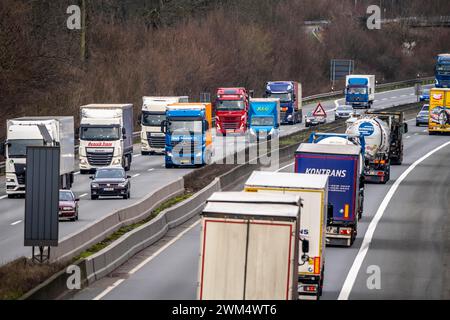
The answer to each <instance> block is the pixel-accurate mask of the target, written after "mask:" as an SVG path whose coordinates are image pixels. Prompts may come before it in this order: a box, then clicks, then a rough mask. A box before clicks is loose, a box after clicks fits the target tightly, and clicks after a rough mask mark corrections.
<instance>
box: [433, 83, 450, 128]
mask: <svg viewBox="0 0 450 320" xmlns="http://www.w3.org/2000/svg"><path fill="white" fill-rule="evenodd" d="M429 112H430V114H429V118H428V132H429V134H430V135H434V134H439V133H445V132H450V89H444V88H442V89H438V88H433V89H431V90H430V111H429Z"/></svg>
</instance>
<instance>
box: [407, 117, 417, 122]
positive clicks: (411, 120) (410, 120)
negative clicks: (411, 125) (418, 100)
mask: <svg viewBox="0 0 450 320" xmlns="http://www.w3.org/2000/svg"><path fill="white" fill-rule="evenodd" d="M415 120H416V119H415V118H413V119H409V120H406V121H405V122H413V121H415Z"/></svg>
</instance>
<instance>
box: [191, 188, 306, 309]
mask: <svg viewBox="0 0 450 320" xmlns="http://www.w3.org/2000/svg"><path fill="white" fill-rule="evenodd" d="M299 226H300V196H298V195H294V194H290V195H259V194H249V193H245V192H217V193H215V194H213V195H212V196H211V197H210V198H209V199H208V201H207V204H206V207H205V209H204V210H203V214H202V231H201V254H200V263H199V282H198V298H199V299H200V300H296V299H297V265H298V243H299V241H298V240H299Z"/></svg>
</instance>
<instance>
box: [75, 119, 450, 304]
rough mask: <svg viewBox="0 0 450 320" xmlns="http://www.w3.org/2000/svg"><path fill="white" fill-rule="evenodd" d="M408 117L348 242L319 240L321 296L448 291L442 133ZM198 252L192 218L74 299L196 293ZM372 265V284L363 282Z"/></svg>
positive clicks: (448, 177)
mask: <svg viewBox="0 0 450 320" xmlns="http://www.w3.org/2000/svg"><path fill="white" fill-rule="evenodd" d="M409 124H410V132H409V133H408V134H406V135H405V157H404V163H403V165H401V166H393V167H392V168H391V181H389V183H388V184H386V185H367V188H366V197H365V207H364V215H363V218H362V220H361V221H360V223H359V226H358V237H357V240H356V241H355V244H354V245H353V247H351V248H333V247H327V248H326V253H325V257H326V267H325V268H326V271H325V287H324V296H323V299H325V300H336V299H338V298H339V299H449V298H450V292H449V288H450V273H449V268H448V264H449V262H450V257H449V246H450V238H449V234H450V233H449V220H450V218H449V216H448V213H449V212H450V203H449V200H448V199H450V170H449V164H448V161H447V160H448V159H449V156H450V138H449V137H448V136H429V135H428V133H427V130H426V128H425V127H415V126H414V121H409ZM281 167H284V169H283V171H286V172H292V170H293V164H291V163H286V164H284V165H282V166H281ZM235 190H242V185H240V186H237V187H236V188H235ZM197 219H198V218H197ZM369 226H370V227H369ZM368 230H369V232H368ZM363 244H364V245H363ZM361 248H362V249H361ZM199 252H200V226H199V224H198V220H197V221H196V219H193V220H192V221H190V222H189V223H186V224H185V225H184V226H182V227H180V228H178V230H174V231H172V232H171V233H170V234H169V235H168V236H167V237H165V238H164V239H163V240H162V241H161V242H159V243H157V244H156V245H154V246H151V247H149V248H147V249H146V250H144V251H142V252H141V253H139V254H138V255H137V256H136V257H134V258H133V259H131V260H130V261H129V262H127V263H125V264H124V265H123V266H121V267H120V268H119V269H118V270H116V271H115V272H113V274H112V275H111V276H109V277H106V278H104V279H102V280H100V281H98V282H97V283H94V284H93V285H92V286H90V287H88V288H86V289H84V290H82V291H81V292H79V293H78V294H77V295H76V296H75V297H74V299H82V300H84V299H106V300H116V299H125V300H128V299H131V300H132V299H138V300H142V299H145V300H147V299H148V300H153V299H157V300H158V299H168V300H180V299H188V300H192V299H196V286H197V273H198V257H199ZM358 262H360V263H358ZM373 266H375V267H376V268H378V269H379V270H380V272H381V273H380V276H381V277H380V288H379V290H378V289H374V290H370V289H369V288H368V286H367V280H368V279H369V276H370V275H371V274H368V273H367V271H368V270H369V271H370V270H373V269H372V268H373ZM369 267H370V268H369Z"/></svg>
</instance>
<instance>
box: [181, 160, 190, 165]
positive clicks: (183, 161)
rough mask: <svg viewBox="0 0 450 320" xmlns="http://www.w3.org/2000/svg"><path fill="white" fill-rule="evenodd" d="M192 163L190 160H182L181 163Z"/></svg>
mask: <svg viewBox="0 0 450 320" xmlns="http://www.w3.org/2000/svg"><path fill="white" fill-rule="evenodd" d="M189 163H191V162H190V161H189V160H181V164H189Z"/></svg>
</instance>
